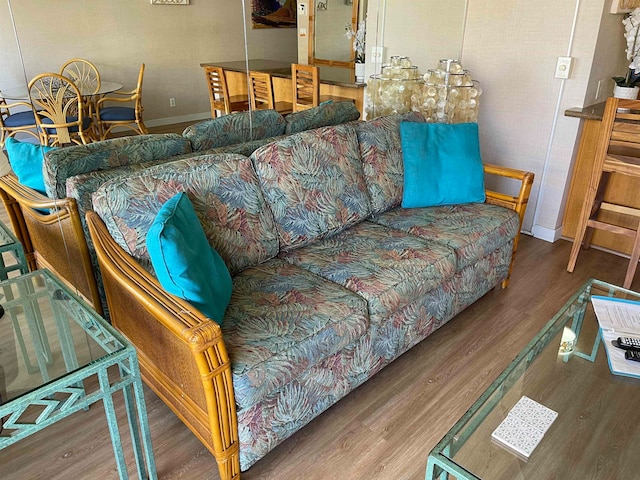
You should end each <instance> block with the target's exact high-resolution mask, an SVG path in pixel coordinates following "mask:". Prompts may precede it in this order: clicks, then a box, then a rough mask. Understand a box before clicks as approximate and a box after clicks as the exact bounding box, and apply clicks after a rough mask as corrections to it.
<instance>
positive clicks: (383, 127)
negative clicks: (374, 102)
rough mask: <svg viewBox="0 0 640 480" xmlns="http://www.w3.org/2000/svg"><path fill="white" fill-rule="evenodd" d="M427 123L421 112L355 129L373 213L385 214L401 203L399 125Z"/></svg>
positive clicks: (394, 116)
mask: <svg viewBox="0 0 640 480" xmlns="http://www.w3.org/2000/svg"><path fill="white" fill-rule="evenodd" d="M403 121H404V122H424V117H423V116H422V114H420V113H418V112H409V113H404V114H399V115H389V116H385V117H378V118H376V119H374V120H371V121H370V122H363V123H359V124H357V125H356V131H357V132H358V142H359V144H360V156H361V158H362V164H363V168H364V178H365V180H366V181H367V188H368V190H369V195H370V196H371V210H372V212H373V213H382V212H385V211H387V210H389V209H391V208H394V207H397V206H398V205H400V203H401V201H402V192H403V185H404V166H403V160H402V146H401V141H400V122H403Z"/></svg>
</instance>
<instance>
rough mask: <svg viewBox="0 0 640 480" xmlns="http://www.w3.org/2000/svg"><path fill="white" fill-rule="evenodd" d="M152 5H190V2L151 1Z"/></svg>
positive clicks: (171, 0)
mask: <svg viewBox="0 0 640 480" xmlns="http://www.w3.org/2000/svg"><path fill="white" fill-rule="evenodd" d="M151 5H189V0H151Z"/></svg>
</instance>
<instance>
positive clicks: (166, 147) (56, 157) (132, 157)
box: [43, 133, 191, 198]
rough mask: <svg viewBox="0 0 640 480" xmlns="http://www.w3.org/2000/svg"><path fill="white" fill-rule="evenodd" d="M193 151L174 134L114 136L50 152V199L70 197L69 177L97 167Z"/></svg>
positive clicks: (47, 175)
mask: <svg viewBox="0 0 640 480" xmlns="http://www.w3.org/2000/svg"><path fill="white" fill-rule="evenodd" d="M190 152H191V142H189V140H187V139H185V138H183V137H182V136H180V135H176V134H174V133H166V134H154V135H136V136H129V137H121V138H113V139H109V140H103V141H101V142H94V143H90V144H88V145H74V146H72V147H67V148H57V149H54V150H51V151H49V152H47V154H46V155H45V159H44V166H43V175H44V184H45V187H46V189H47V195H48V196H49V197H50V198H65V197H66V196H67V191H66V181H67V178H69V177H72V176H74V175H80V174H82V173H88V172H92V171H95V170H106V169H110V168H114V167H121V166H124V165H133V164H137V163H145V162H152V161H154V160H160V159H168V158H170V157H175V156H177V155H182V154H185V153H190Z"/></svg>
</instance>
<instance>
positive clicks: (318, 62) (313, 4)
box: [308, 0, 359, 70]
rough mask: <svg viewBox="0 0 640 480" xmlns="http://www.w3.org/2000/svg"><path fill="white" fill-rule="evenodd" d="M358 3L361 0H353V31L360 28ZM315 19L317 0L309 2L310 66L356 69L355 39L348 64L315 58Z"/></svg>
mask: <svg viewBox="0 0 640 480" xmlns="http://www.w3.org/2000/svg"><path fill="white" fill-rule="evenodd" d="M333 1H342V0H333ZM358 2H359V0H353V4H352V7H351V29H352V30H354V31H355V30H356V29H357V28H358ZM315 18H316V0H309V27H308V32H309V54H308V59H309V65H318V66H326V67H340V68H350V69H352V70H354V69H355V64H356V62H355V53H353V42H354V41H355V39H353V38H352V39H351V52H352V53H351V60H350V61H348V62H344V61H339V60H330V59H326V58H316V57H315V36H316V32H315V30H316V29H315Z"/></svg>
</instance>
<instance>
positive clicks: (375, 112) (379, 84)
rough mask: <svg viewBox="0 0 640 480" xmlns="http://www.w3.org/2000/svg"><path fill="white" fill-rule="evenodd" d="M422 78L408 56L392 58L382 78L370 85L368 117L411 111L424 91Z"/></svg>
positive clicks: (373, 79) (370, 80)
mask: <svg viewBox="0 0 640 480" xmlns="http://www.w3.org/2000/svg"><path fill="white" fill-rule="evenodd" d="M422 83H423V80H422V76H421V75H420V72H419V71H418V67H416V66H415V65H413V64H412V63H411V60H409V58H408V57H399V56H397V57H391V62H390V63H389V64H387V65H383V66H382V72H381V73H380V74H379V75H371V77H369V82H368V83H367V102H366V105H367V106H366V109H365V111H366V113H367V118H368V119H372V118H376V117H381V116H383V115H392V114H394V113H404V112H409V111H411V106H412V98H413V97H414V96H415V95H418V94H419V93H420V91H421V90H422Z"/></svg>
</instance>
